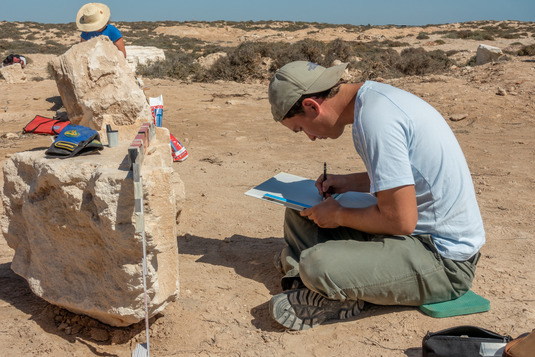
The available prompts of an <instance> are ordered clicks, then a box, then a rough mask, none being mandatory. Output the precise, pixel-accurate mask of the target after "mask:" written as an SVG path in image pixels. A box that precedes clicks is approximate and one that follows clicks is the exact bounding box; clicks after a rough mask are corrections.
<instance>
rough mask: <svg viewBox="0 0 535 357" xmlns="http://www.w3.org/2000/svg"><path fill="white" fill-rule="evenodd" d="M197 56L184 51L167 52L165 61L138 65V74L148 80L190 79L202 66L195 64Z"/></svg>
mask: <svg viewBox="0 0 535 357" xmlns="http://www.w3.org/2000/svg"><path fill="white" fill-rule="evenodd" d="M194 61H195V56H194V55H192V54H188V53H186V52H183V51H165V60H164V61H156V62H149V63H148V64H146V65H138V67H137V69H136V72H137V73H138V74H139V75H142V76H145V77H148V78H165V77H168V78H174V79H184V80H186V79H189V77H190V76H192V75H195V74H196V73H197V72H198V71H199V69H200V66H199V65H198V64H196V63H195V62H194Z"/></svg>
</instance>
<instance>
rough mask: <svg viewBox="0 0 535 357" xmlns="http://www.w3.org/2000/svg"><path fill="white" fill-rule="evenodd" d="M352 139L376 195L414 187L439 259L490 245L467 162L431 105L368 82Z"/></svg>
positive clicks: (421, 225)
mask: <svg viewBox="0 0 535 357" xmlns="http://www.w3.org/2000/svg"><path fill="white" fill-rule="evenodd" d="M353 141H354V144H355V148H356V150H357V152H358V154H359V155H360V156H361V157H362V160H363V161H364V164H365V165H366V169H367V171H368V175H369V177H370V182H371V186H370V191H371V193H372V194H375V193H376V192H378V191H384V190H388V189H392V188H395V187H400V186H405V185H414V189H415V191H416V202H417V207H418V222H417V224H416V229H415V230H414V233H413V234H430V235H431V237H432V238H433V242H434V244H435V246H436V247H437V249H438V251H439V253H440V255H442V256H443V257H445V258H449V259H453V260H466V259H468V258H470V257H471V256H472V255H474V254H475V253H476V252H477V251H478V250H479V248H481V246H482V245H483V244H484V243H485V231H484V228H483V221H482V219H481V214H480V212H479V206H478V204H477V201H476V197H475V192H474V185H473V183H472V177H471V175H470V171H469V169H468V165H467V163H466V159H465V157H464V154H463V152H462V150H461V147H460V145H459V143H458V142H457V139H456V138H455V136H454V134H453V132H452V131H451V129H450V127H449V126H448V124H447V123H446V121H445V120H444V118H443V117H442V116H441V115H440V113H439V112H438V111H436V110H435V109H434V108H433V107H432V106H431V105H429V104H428V103H426V102H425V101H424V100H422V99H420V98H418V97H417V96H415V95H413V94H410V93H408V92H406V91H403V90H401V89H398V88H395V87H392V86H390V85H387V84H381V83H377V82H372V81H367V82H365V83H364V84H363V85H362V87H361V88H360V89H359V91H358V93H357V97H356V101H355V118H354V123H353Z"/></svg>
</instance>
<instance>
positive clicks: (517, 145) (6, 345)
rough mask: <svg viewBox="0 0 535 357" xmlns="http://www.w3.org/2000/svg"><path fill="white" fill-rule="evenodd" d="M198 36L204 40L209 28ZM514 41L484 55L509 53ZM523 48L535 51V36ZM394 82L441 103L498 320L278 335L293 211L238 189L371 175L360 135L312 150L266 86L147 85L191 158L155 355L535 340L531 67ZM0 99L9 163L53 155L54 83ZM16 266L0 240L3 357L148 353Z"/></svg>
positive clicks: (31, 69)
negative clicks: (277, 116) (481, 230)
mask: <svg viewBox="0 0 535 357" xmlns="http://www.w3.org/2000/svg"><path fill="white" fill-rule="evenodd" d="M442 26H444V28H449V27H455V26H458V24H447V25H442ZM179 30H180V28H178V27H176V26H175V27H173V28H171V27H169V28H167V29H159V30H158V31H162V32H165V31H179ZM188 31H190V36H198V37H200V36H208V33H209V32H210V31H213V29H210V28H203V27H190V28H189V29H188ZM232 31H234V30H232V29H229V30H228V32H232ZM235 31H238V30H235ZM368 31H369V32H367V33H366V32H365V33H363V34H361V36H384V37H385V38H391V39H395V38H399V37H400V36H406V35H405V34H404V32H406V31H416V32H419V31H420V30H419V29H416V30H415V29H411V28H397V29H396V28H393V29H392V28H390V29H373V28H372V29H370V30H368ZM426 31H429V30H428V29H426ZM195 32H196V33H197V34H195ZM331 32H335V30H332V29H331V30H328V31H326V32H325V37H326V38H329V39H330V37H329V36H331ZM429 32H431V31H429ZM276 33H277V32H276V31H275V35H276ZM338 33H339V34H345V30H343V29H339V30H338ZM252 35H254V34H251V33H248V36H252ZM314 35H316V33H314ZM214 36H215V35H214ZM218 36H219V35H218ZM257 36H259V37H261V36H263V33H258V34H257ZM293 36H297V35H296V34H294V35H293ZM317 36H321V31H320V32H319V34H317ZM279 37H280V35H279ZM233 38H235V36H234V37H233ZM411 39H412V40H411V41H412V42H411V43H412V45H414V46H426V44H428V46H431V42H429V41H432V40H433V38H431V39H428V40H424V41H421V40H416V38H414V37H411ZM205 40H208V39H205ZM288 40H289V41H290V40H292V39H288ZM229 41H230V40H229ZM518 41H519V40H518V39H516V40H513V39H512V40H505V39H501V40H496V41H491V42H489V43H487V44H489V45H491V46H497V47H500V48H505V47H507V46H514V45H515V44H514V43H515V42H518ZM520 41H521V42H522V43H523V44H524V45H528V44H532V43H534V42H535V41H534V38H533V36H532V34H531V33H530V34H528V36H527V37H526V38H524V39H522V40H520ZM479 43H480V42H478V41H475V40H459V39H457V40H448V41H447V42H446V43H445V44H442V45H436V43H435V45H433V46H444V50H448V49H458V50H464V51H466V52H462V53H464V55H465V56H466V57H469V56H473V55H474V54H475V50H476V49H477V46H478V44H479ZM49 58H50V55H46V54H39V55H32V60H33V62H32V65H31V66H28V68H27V71H28V73H32V75H29V76H28V78H32V77H38V76H40V77H42V78H46V77H47V76H46V63H47V61H48V59H49ZM385 81H386V82H388V83H390V84H393V85H395V86H398V87H400V88H403V89H406V90H408V91H411V92H413V93H414V94H416V95H418V96H420V97H422V98H423V99H425V100H426V101H428V102H429V103H431V104H432V105H433V106H434V107H436V108H437V109H438V110H439V111H440V112H441V113H442V114H443V116H444V118H445V120H446V121H447V122H448V124H449V125H450V126H451V128H452V130H453V131H454V133H455V134H456V136H457V138H458V140H459V142H460V144H461V146H462V148H463V150H464V153H465V155H466V158H467V161H468V164H469V166H470V169H471V172H472V177H473V182H474V186H475V188H476V192H477V198H478V202H479V205H480V208H481V212H482V215H483V219H484V223H485V228H486V232H487V243H486V245H485V246H484V247H483V249H482V251H481V253H482V258H481V260H480V262H479V264H478V269H477V277H476V279H475V281H474V286H473V291H474V292H476V293H478V294H480V295H482V296H484V297H485V298H487V299H489V300H490V302H491V310H490V311H489V312H486V313H482V314H475V315H467V316H459V317H453V318H445V319H434V318H431V317H428V316H426V315H424V314H422V313H421V312H419V310H417V309H415V308H407V307H374V308H372V309H370V310H368V311H365V312H363V313H362V314H361V315H360V316H359V317H358V318H357V319H355V320H353V321H347V322H343V323H336V324H328V325H324V326H320V327H318V328H315V329H312V330H308V331H304V332H288V331H285V330H283V329H281V328H279V326H278V325H277V324H276V323H274V322H272V321H271V319H270V317H269V312H268V301H269V299H270V298H271V296H272V295H274V294H277V293H279V292H280V291H281V289H280V286H279V279H280V275H279V273H278V271H277V270H276V269H275V268H274V267H273V264H272V257H273V255H274V254H275V252H277V251H279V250H280V249H281V247H283V240H282V220H283V213H284V211H283V209H282V208H281V207H279V206H276V205H273V204H269V203H264V202H261V201H260V200H255V199H252V198H250V197H247V196H245V195H244V194H243V193H244V192H245V191H247V190H248V189H249V188H251V187H252V186H255V185H256V184H258V183H260V182H262V181H264V180H266V179H267V178H269V177H271V176H273V175H274V174H276V173H278V172H280V171H284V172H288V173H292V174H296V175H300V176H305V177H310V178H314V177H316V176H317V175H318V174H319V173H321V170H322V168H323V165H322V163H323V162H324V161H328V162H329V167H330V170H331V171H332V172H333V173H346V172H351V171H355V170H362V169H364V166H363V164H362V162H361V160H360V159H359V158H358V156H357V154H356V153H355V151H354V149H353V145H352V140H351V133H350V132H349V131H346V133H345V134H344V135H343V136H342V137H341V138H340V139H338V140H336V141H332V140H328V141H319V142H311V141H309V140H308V139H307V138H306V136H305V135H303V134H294V133H292V132H290V131H289V130H287V129H286V128H284V127H283V126H282V125H279V124H276V123H275V122H273V120H272V119H271V115H270V111H269V104H268V101H267V93H266V88H267V83H254V84H243V83H230V82H217V83H188V82H182V81H173V80H166V79H150V80H149V79H145V86H146V94H147V96H158V95H160V94H162V95H163V97H164V102H165V107H164V126H166V127H168V128H169V129H170V131H171V132H172V133H173V134H174V135H175V136H176V137H177V138H178V140H180V141H181V142H182V144H184V146H186V148H187V150H188V152H189V158H188V159H187V160H186V161H184V162H181V163H175V164H174V165H175V168H176V171H177V172H178V174H179V175H180V177H181V179H182V180H183V181H184V183H185V185H186V195H187V199H186V202H185V205H184V207H183V211H182V214H181V216H180V226H179V229H180V235H179V236H178V237H177V240H178V246H179V253H180V285H181V291H180V297H179V299H178V300H177V301H176V302H174V303H172V304H171V305H169V306H168V307H167V308H166V309H165V310H164V312H163V313H161V314H160V315H158V316H156V317H155V318H153V319H152V321H151V327H150V334H151V335H150V336H151V352H152V353H153V355H155V356H283V355H284V356H309V355H310V356H338V355H352V356H420V355H421V340H422V338H423V336H424V335H425V333H426V332H427V331H437V330H440V329H443V328H447V327H452V326H457V325H465V324H466V325H477V326H480V327H483V328H486V329H489V330H493V331H496V332H498V333H500V334H508V335H511V336H513V337H516V336H518V335H520V334H521V333H524V332H528V331H531V330H532V329H533V328H535V304H534V303H535V299H534V297H533V296H534V293H535V272H534V268H533V263H532V262H533V259H534V257H535V243H534V241H533V239H532V236H533V233H534V231H535V229H534V227H533V222H534V221H535V213H534V212H535V209H534V208H535V204H534V202H533V198H534V197H535V179H534V177H533V175H534V173H535V164H534V162H535V149H534V147H535V104H534V99H535V58H534V57H512V58H511V60H509V61H505V62H499V63H494V64H492V63H489V64H486V65H482V66H477V67H473V68H471V67H460V68H452V69H451V70H450V71H449V72H447V73H444V74H440V75H429V76H415V77H404V78H399V79H392V80H385ZM0 88H2V90H1V91H0V123H1V124H2V126H1V128H0V136H1V137H2V139H1V140H0V148H1V152H0V153H1V154H0V164H2V165H3V163H4V162H5V160H6V159H7V158H9V156H10V155H12V154H13V153H15V152H19V151H22V150H29V149H32V148H35V147H47V146H48V145H50V143H51V139H50V137H42V136H32V135H20V131H21V129H22V127H23V126H24V125H25V124H26V123H27V122H29V121H30V120H31V119H32V118H33V117H34V116H35V115H37V114H38V115H43V116H49V117H51V116H53V115H54V114H55V111H56V110H57V109H59V107H60V104H59V103H60V100H59V94H58V91H57V88H56V84H55V82H54V81H53V80H49V79H45V80H39V81H37V80H29V81H27V82H26V83H20V84H7V83H5V82H4V81H1V80H0ZM0 184H1V186H3V180H2V181H1V182H0ZM12 256H13V250H12V249H10V248H9V247H8V246H7V244H6V243H5V240H3V238H1V237H0V350H1V351H2V352H0V355H6V356H88V355H98V356H130V355H131V354H132V350H133V349H134V348H135V346H136V345H137V343H139V342H143V341H144V339H145V334H144V330H143V329H144V326H143V324H139V325H135V326H131V327H128V328H114V327H110V326H107V325H104V324H101V323H100V322H98V321H96V320H93V319H90V318H88V317H85V316H79V315H75V314H72V313H70V312H68V311H65V310H63V309H60V308H57V307H55V306H52V305H50V304H48V303H47V302H45V301H43V300H41V299H40V298H38V297H36V296H35V295H34V294H33V293H32V292H31V291H30V290H29V288H28V285H27V283H26V281H25V280H24V279H22V278H20V277H18V276H17V275H15V274H14V273H13V272H12V271H11V270H10V262H11V259H12ZM530 262H531V263H530Z"/></svg>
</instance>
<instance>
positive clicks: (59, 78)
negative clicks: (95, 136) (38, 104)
mask: <svg viewBox="0 0 535 357" xmlns="http://www.w3.org/2000/svg"><path fill="white" fill-rule="evenodd" d="M51 65H52V71H53V73H54V78H55V80H56V84H57V87H58V91H59V94H60V96H61V99H62V101H63V105H64V106H65V109H66V110H67V115H68V116H69V120H70V121H71V122H72V123H73V124H79V125H83V126H87V127H90V128H92V129H95V130H101V129H102V126H103V116H104V115H105V114H107V115H110V116H112V117H113V123H114V124H115V125H131V124H134V123H135V122H136V121H141V122H147V121H150V120H151V119H152V114H151V111H150V106H149V104H148V102H147V98H146V96H145V93H143V90H142V89H141V88H140V87H139V85H138V84H137V81H136V79H135V76H134V72H133V71H132V69H131V68H130V66H129V65H128V63H127V61H126V59H125V58H124V56H123V54H122V53H121V52H120V51H118V50H117V48H116V47H115V46H114V45H113V43H112V42H111V41H110V40H109V39H108V37H106V36H98V37H95V38H92V39H91V40H89V41H86V42H81V43H79V44H76V45H74V46H72V47H71V48H70V49H69V50H68V51H67V52H65V53H64V54H63V55H61V56H59V57H57V58H56V59H54V60H52V61H51Z"/></svg>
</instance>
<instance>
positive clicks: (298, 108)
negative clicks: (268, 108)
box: [282, 79, 346, 120]
mask: <svg viewBox="0 0 535 357" xmlns="http://www.w3.org/2000/svg"><path fill="white" fill-rule="evenodd" d="M345 82H346V81H345V80H343V79H340V80H339V81H338V83H336V85H335V86H334V87H331V88H329V89H327V90H325V91H323V92H319V93H312V94H304V95H302V96H301V98H299V99H298V100H297V102H295V104H294V105H293V106H292V107H291V108H290V110H288V113H286V115H285V116H284V118H282V120H284V119H287V118H291V117H293V116H296V115H299V114H304V113H305V111H304V109H303V101H304V100H305V99H307V98H312V97H319V98H322V99H325V98H332V97H334V96H335V95H337V94H338V92H339V91H340V87H341V85H342V84H344V83H345Z"/></svg>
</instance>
